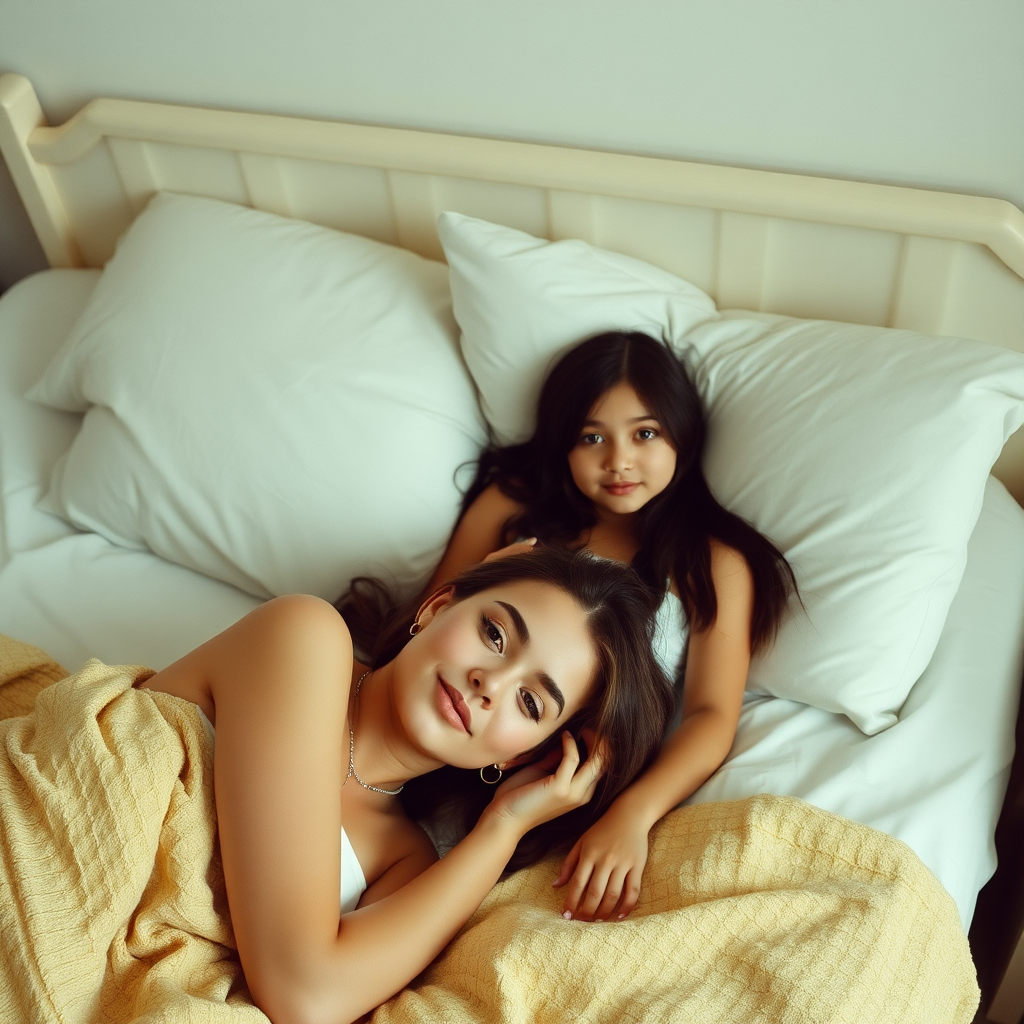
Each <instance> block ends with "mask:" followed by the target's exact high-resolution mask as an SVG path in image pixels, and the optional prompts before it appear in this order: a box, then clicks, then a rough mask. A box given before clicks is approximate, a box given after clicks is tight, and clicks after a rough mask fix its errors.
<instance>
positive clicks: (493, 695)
mask: <svg viewBox="0 0 1024 1024" xmlns="http://www.w3.org/2000/svg"><path fill="white" fill-rule="evenodd" d="M418 621H419V623H420V625H421V626H422V629H421V631H420V632H419V633H418V634H417V635H416V636H414V637H413V638H412V640H410V641H409V643H408V644H406V646H405V647H404V648H403V649H402V651H401V652H400V653H399V655H398V657H397V658H396V660H395V668H396V674H395V675H396V680H397V682H396V686H395V689H394V693H395V704H396V712H397V715H398V718H399V720H400V721H401V722H402V723H403V726H404V729H405V732H406V735H407V737H408V738H409V740H410V742H411V743H412V744H413V746H415V747H417V748H418V749H419V750H420V752H421V753H423V754H425V755H427V756H428V757H430V758H433V759H434V760H437V761H439V762H441V763H444V764H452V765H456V766H458V767H460V768H482V767H483V766H484V765H489V764H498V765H503V766H505V765H508V764H509V763H510V762H511V761H513V760H514V759H515V758H516V757H517V756H518V755H520V754H523V753H525V752H527V751H529V750H531V749H532V748H533V747H535V746H537V745H538V744H539V743H541V742H543V741H544V740H545V739H547V738H548V737H549V736H550V735H551V734H552V733H554V732H555V731H556V730H559V729H560V728H561V727H563V726H564V725H565V723H566V722H567V721H568V720H569V719H570V718H572V716H573V715H574V714H575V713H576V712H577V711H578V710H579V709H580V707H582V705H583V704H584V702H585V700H586V698H587V695H588V693H589V691H590V688H591V681H592V680H593V678H594V675H595V673H596V669H597V656H596V654H595V651H594V644H593V641H592V640H591V638H590V634H589V632H588V630H587V626H586V619H585V617H584V613H583V611H582V610H581V609H580V607H579V606H578V605H577V604H576V602H575V601H574V600H573V599H572V598H571V597H569V596H568V595H567V594H565V593H564V592H563V591H561V590H559V589H558V588H556V587H553V586H550V585H548V584H544V583H539V582H535V581H532V580H529V581H527V580H524V581H520V582H517V583H513V584H509V585H508V586H504V587H501V588H496V589H494V590H487V591H484V592H482V593H480V594H475V595H472V596H471V597H468V598H465V599H464V600H462V601H457V602H456V601H453V600H452V599H451V594H450V592H441V593H440V594H438V595H435V596H434V597H433V598H431V599H430V600H429V601H428V602H427V604H426V605H425V606H424V607H423V608H422V609H421V611H420V615H419V618H418Z"/></svg>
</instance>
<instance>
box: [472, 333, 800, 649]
mask: <svg viewBox="0 0 1024 1024" xmlns="http://www.w3.org/2000/svg"><path fill="white" fill-rule="evenodd" d="M623 382H625V383H627V384H629V385H631V386H632V387H633V389H634V390H635V391H636V393H637V395H638V396H639V398H640V400H641V402H643V403H644V405H645V406H646V407H647V409H648V411H649V412H650V413H651V415H652V416H654V417H655V419H657V420H658V422H659V423H660V424H661V427H662V429H663V430H664V431H665V434H666V436H667V440H668V441H669V443H670V444H671V445H672V447H673V448H674V449H675V450H676V458H677V461H676V470H675V474H674V476H673V477H672V480H671V482H670V483H669V485H668V486H667V487H666V488H665V490H664V491H662V492H661V493H660V494H658V495H657V496H656V497H654V498H652V499H651V500H650V501H649V502H647V504H646V505H644V507H643V508H642V509H641V510H640V511H639V513H638V514H637V518H636V529H637V539H638V540H639V543H640V547H639V550H638V551H637V553H636V555H635V556H634V558H633V568H634V569H636V571H637V572H638V573H639V574H640V577H641V579H643V581H644V582H645V583H646V584H647V585H648V586H649V587H650V588H651V589H652V590H653V591H654V592H655V593H657V594H658V596H659V600H660V598H661V596H662V595H663V594H664V592H665V588H666V582H667V580H668V579H669V578H670V577H671V578H673V579H674V580H675V582H676V586H677V587H678V588H679V593H680V596H681V598H682V600H683V604H684V607H685V608H686V611H687V615H688V616H689V619H690V624H691V626H692V627H693V628H694V629H695V630H697V631H700V630H704V629H707V628H708V627H709V626H711V625H712V624H713V623H714V621H715V618H716V616H717V613H718V602H717V600H716V598H715V587H714V582H713V580H712V576H711V545H710V540H711V538H712V537H715V538H717V539H718V540H720V541H721V542H722V543H724V544H726V545H728V546H729V547H731V548H735V549H736V550H737V551H739V552H740V554H742V555H743V557H744V558H745V559H746V561H747V565H748V566H749V567H750V572H751V574H752V576H753V580H754V611H753V615H752V618H751V623H750V640H751V649H752V651H753V652H755V653H756V652H760V651H763V650H765V649H766V648H767V647H769V646H770V644H771V642H772V640H773V639H774V637H775V635H776V633H777V632H778V628H779V624H780V622H781V620H782V616H783V613H784V611H785V609H786V604H787V601H788V598H789V595H790V593H791V592H792V593H796V594H797V595H799V592H798V590H797V584H796V577H795V576H794V575H793V570H792V569H791V568H790V565H789V563H788V562H787V561H786V559H785V557H784V556H783V554H782V552H780V551H779V550H778V548H776V547H775V545H773V544H772V543H771V541H769V540H768V539H767V538H765V537H763V536H762V535H761V534H760V533H758V532H757V530H755V529H754V528H753V527H752V526H751V525H750V524H749V523H747V522H745V521H744V520H743V519H741V518H740V517H739V516H737V515H734V514H733V513H732V512H729V511H727V510H726V509H724V508H723V507H722V506H721V505H719V503H718V502H717V501H716V500H715V498H714V496H713V495H712V494H711V491H710V489H709V488H708V485H707V482H706V481H705V479H704V472H703V470H702V468H701V463H700V457H701V452H702V451H703V448H704V439H705V433H706V428H705V422H704V411H703V408H702V406H701V402H700V397H699V396H698V394H697V390H696V388H694V386H693V384H692V383H691V381H690V378H689V377H688V376H687V374H686V370H685V369H684V367H683V365H682V363H681V362H680V361H679V360H678V359H677V358H676V357H675V356H674V355H673V354H672V352H671V351H670V350H669V348H668V347H667V346H666V345H665V344H663V343H662V342H660V341H655V339H654V338H651V337H649V336H648V335H646V334H640V333H630V332H623V331H615V332H611V333H608V334H600V335H598V336H597V337H594V338H591V339H589V340H588V341H584V342H582V343H581V344H579V345H577V346H576V347H575V348H573V349H571V350H570V351H569V352H568V353H566V355H564V356H563V357H562V358H561V359H560V360H559V361H558V363H556V364H555V367H554V369H552V370H551V372H550V374H549V375H548V378H547V380H546V381H545V382H544V387H543V388H542V390H541V393H540V399H539V401H538V405H537V427H536V430H535V431H534V434H533V437H532V438H530V440H529V441H527V442H526V443H525V444H520V445H515V446H513V447H509V448H492V449H488V450H487V451H485V452H484V454H483V455H482V456H481V459H480V465H479V469H478V472H477V477H476V480H475V481H474V483H473V485H472V487H471V488H470V490H469V492H468V493H467V494H466V498H465V501H464V504H463V509H466V508H468V507H469V506H470V505H471V504H472V502H473V501H474V499H475V498H476V497H477V496H478V495H479V494H480V493H481V492H482V491H483V490H484V489H485V488H486V487H488V486H489V485H490V484H492V483H496V484H497V485H498V487H499V488H500V489H501V490H502V492H503V493H505V494H506V495H507V496H508V497H510V498H512V499H513V500H514V501H516V502H518V503H519V505H521V506H522V511H521V512H520V513H517V514H516V515H513V516H512V517H511V518H510V519H509V520H508V521H507V522H506V523H505V526H504V541H505V543H511V541H513V540H514V539H515V538H516V537H522V536H530V537H537V538H538V539H539V540H540V541H542V542H548V543H556V544H574V543H576V542H577V540H578V538H579V536H580V534H581V533H583V532H584V531H585V530H587V529H588V528H590V527H592V526H593V525H594V524H595V523H596V521H597V516H596V514H595V512H594V507H593V504H592V502H591V501H590V500H589V499H588V498H586V497H585V496H584V495H583V494H582V493H581V492H580V490H579V489H578V488H577V487H576V484H575V483H574V482H573V479H572V474H571V472H570V470H569V459H568V455H569V452H570V451H571V450H572V449H573V448H574V447H575V446H576V444H577V443H578V442H579V439H580V432H581V430H582V428H583V424H584V422H585V421H586V418H587V415H588V413H589V412H590V410H591V409H592V408H593V407H594V405H595V403H596V402H597V401H598V400H599V399H600V398H601V396H602V395H603V394H605V392H607V391H608V390H609V389H610V388H612V387H614V386H615V385H616V384H620V383H623Z"/></svg>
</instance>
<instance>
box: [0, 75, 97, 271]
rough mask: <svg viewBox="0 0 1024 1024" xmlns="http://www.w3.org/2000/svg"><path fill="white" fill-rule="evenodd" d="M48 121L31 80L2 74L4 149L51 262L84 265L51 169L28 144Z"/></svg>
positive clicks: (0, 136) (0, 137)
mask: <svg viewBox="0 0 1024 1024" xmlns="http://www.w3.org/2000/svg"><path fill="white" fill-rule="evenodd" d="M45 124H46V118H45V116H44V115H43V110H42V107H41V106H40V105H39V99H38V98H37V97H36V93H35V90H34V89H33V88H32V85H31V83H30V82H29V80H28V79H27V78H25V77H24V76H22V75H3V76H2V77H0V152H2V153H3V156H4V160H5V161H6V162H7V166H8V168H9V169H10V172H11V177H12V178H13V179H14V183H15V185H16V186H17V188H18V192H19V193H20V195H21V198H22V201H23V202H24V204H25V208H26V209H27V210H28V216H29V219H30V220H31V222H32V227H33V228H35V232H36V235H37V236H38V237H39V241H40V242H41V243H42V246H43V252H45V253H46V258H47V259H48V260H49V261H50V266H51V267H80V266H82V256H81V253H80V252H79V250H78V246H77V244H76V243H75V240H74V236H73V235H72V233H71V228H70V226H69V224H68V218H67V214H66V212H65V210H64V204H63V203H62V202H61V199H60V196H59V194H58V192H57V189H56V188H55V186H54V183H53V178H52V177H51V175H50V171H49V169H48V168H47V167H45V166H43V165H41V164H39V163H37V162H36V161H35V159H34V158H33V156H32V153H31V151H30V150H29V146H28V140H29V137H30V136H31V134H32V132H33V131H35V129H36V128H39V127H42V126H45Z"/></svg>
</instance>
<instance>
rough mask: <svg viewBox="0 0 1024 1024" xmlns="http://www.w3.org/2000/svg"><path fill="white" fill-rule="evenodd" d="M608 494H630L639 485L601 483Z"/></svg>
mask: <svg viewBox="0 0 1024 1024" xmlns="http://www.w3.org/2000/svg"><path fill="white" fill-rule="evenodd" d="M602 486H603V487H604V489H605V490H606V491H607V492H608V493H609V494H615V495H621V494H632V493H633V492H634V491H635V490H636V489H637V488H638V487H639V486H640V484H639V483H621V484H603V485H602Z"/></svg>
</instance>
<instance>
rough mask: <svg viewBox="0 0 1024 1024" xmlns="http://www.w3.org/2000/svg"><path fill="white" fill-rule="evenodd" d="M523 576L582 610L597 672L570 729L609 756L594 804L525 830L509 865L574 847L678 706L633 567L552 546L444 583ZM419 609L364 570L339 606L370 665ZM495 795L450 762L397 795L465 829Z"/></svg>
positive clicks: (394, 650)
mask: <svg viewBox="0 0 1024 1024" xmlns="http://www.w3.org/2000/svg"><path fill="white" fill-rule="evenodd" d="M527 580H530V581H535V582H539V583H544V584H546V585H549V586H553V587H557V588H558V589H559V590H561V591H563V592H564V593H565V594H567V595H568V596H569V597H571V598H572V599H573V600H574V601H575V602H576V604H577V605H578V606H579V608H580V609H581V611H582V612H583V613H584V615H585V617H586V624H587V630H588V632H589V634H590V638H591V641H592V642H593V645H594V650H595V653H596V655H597V670H596V674H595V678H594V680H593V684H592V686H591V690H590V695H589V698H588V700H587V702H586V704H585V705H584V706H583V707H582V708H580V709H579V711H577V712H576V713H575V714H574V715H573V716H572V717H571V718H570V719H569V720H568V721H567V722H566V723H565V726H564V728H566V729H568V730H569V731H570V732H572V733H573V735H575V736H578V735H579V734H580V732H581V731H582V730H584V729H589V730H593V732H594V734H595V736H596V739H597V741H598V742H600V741H601V740H604V741H606V749H607V753H606V757H605V762H604V772H603V774H602V776H601V779H600V781H599V783H598V786H597V789H596V791H595V793H594V796H593V798H592V799H591V801H590V803H588V804H586V805H585V806H583V807H579V808H576V809H575V810H573V811H570V812H568V813H567V814H564V815H562V816H561V817H558V818H554V819H553V820H551V821H548V822H545V823H544V824H542V825H538V826H537V827H536V828H534V829H532V830H531V831H530V832H528V833H527V834H526V835H525V836H524V837H523V839H522V840H521V841H520V843H519V845H518V847H517V848H516V851H515V854H514V855H513V857H512V859H511V860H510V861H509V865H508V866H509V869H510V870H516V869H518V868H520V867H525V866H526V865H528V864H532V863H533V862H534V861H536V860H538V859H539V858H540V857H542V856H543V855H544V854H546V853H547V852H548V851H550V850H551V849H554V848H559V847H568V846H570V845H572V843H574V842H575V841H576V840H577V839H578V838H579V837H580V836H581V835H582V834H583V833H584V832H585V831H586V830H587V829H588V828H589V827H590V826H591V825H592V824H593V823H594V822H595V821H596V820H597V819H598V818H599V817H600V816H601V815H602V814H603V813H604V812H605V810H607V808H608V805H609V804H610V803H611V802H612V800H614V799H615V797H616V796H618V795H619V793H621V792H622V791H623V790H624V789H625V788H626V787H627V786H628V785H629V784H630V783H631V782H632V781H633V780H634V779H636V778H637V776H638V775H640V773H641V772H643V771H644V769H645V768H647V766H648V765H649V764H650V763H651V761H653V759H654V758H655V756H656V755H657V753H658V750H659V749H660V746H661V742H662V739H663V737H664V734H665V729H666V726H667V724H668V721H669V718H670V716H671V713H672V709H673V705H674V697H673V691H672V688H671V685H670V683H669V681H668V679H667V678H666V677H665V674H664V672H662V670H661V668H660V666H659V665H658V662H657V661H656V660H655V658H654V655H653V653H652V651H651V643H652V640H653V637H654V612H655V604H654V602H653V600H652V597H651V592H650V589H649V588H648V587H646V586H645V585H644V584H643V583H642V582H641V581H640V579H639V577H638V576H637V575H636V573H635V572H634V571H633V570H632V569H631V568H630V567H629V566H627V565H625V564H623V563H621V562H613V561H610V560H608V559H603V558H596V557H595V556H593V555H591V554H589V552H585V551H577V552H572V551H568V550H566V549H564V548H560V547H550V548H544V549H543V550H539V551H536V552H532V553H529V554H524V555H514V556H510V557H508V558H501V559H497V560H494V561H490V562H481V563H480V564H479V565H476V566H474V567H473V568H471V569H468V570H467V571H466V572H464V573H462V574H461V575H460V576H458V577H457V578H456V579H455V580H453V581H452V582H451V583H450V584H448V586H450V587H452V588H453V595H452V596H453V600H455V601H461V600H464V599H465V598H467V597H470V596H471V595H473V594H478V593H480V592H481V591H484V590H491V589H494V588H496V587H502V586H508V585H509V584H511V583H517V582H521V581H527ZM417 606H418V605H406V606H405V607H404V608H396V607H395V606H394V605H393V604H392V603H391V601H390V599H389V596H388V593H387V591H386V590H385V588H384V587H383V586H382V584H381V583H380V582H379V581H377V580H373V579H370V578H367V577H360V578H358V579H356V580H353V582H352V585H351V587H350V588H349V589H348V590H347V591H346V592H345V594H343V595H342V596H341V597H340V598H339V599H338V601H337V602H336V603H335V607H337V608H338V610H339V611H340V612H341V614H342V615H343V616H344V618H345V621H346V622H347V623H348V626H349V629H350V631H351V632H352V636H353V640H354V641H355V643H356V646H357V647H358V648H359V649H360V650H362V651H365V652H367V655H368V661H369V664H370V665H371V667H378V666H380V665H383V664H386V663H387V662H389V661H391V660H392V659H393V658H394V657H395V656H396V655H397V654H398V652H399V651H400V650H401V649H402V647H403V646H404V644H405V643H407V642H408V640H409V626H410V625H411V623H412V621H413V619H414V617H415V613H416V607H417ZM560 734H561V730H558V732H557V733H556V734H554V735H553V736H551V737H549V738H548V739H547V740H546V741H545V742H544V743H542V744H540V745H539V746H538V747H537V748H535V750H534V751H532V752H531V758H530V760H531V761H537V760H540V759H541V758H543V757H544V756H546V755H547V753H548V752H549V751H550V750H552V749H553V748H554V747H557V746H560V744H561V739H560ZM493 795H494V789H493V787H491V786H488V785H486V784H485V783H483V782H482V780H481V779H480V775H479V772H478V771H475V770H467V769H464V768H456V767H454V766H452V765H448V766H446V767H443V768H439V769H438V770H436V771H433V772H430V773H429V774H427V775H423V776H420V777H419V778H416V779H411V780H410V781H409V782H407V783H406V784H405V789H404V790H403V791H402V795H401V797H400V800H401V802H402V805H403V807H404V808H405V811H406V813H407V814H408V815H409V816H410V817H411V818H413V819H414V820H416V821H424V822H428V823H433V824H435V826H436V825H438V824H440V827H441V829H442V830H444V829H446V828H447V829H449V830H450V829H452V828H454V830H456V831H458V832H461V831H465V830H468V829H470V828H472V826H473V824H475V822H476V820H477V819H478V818H479V817H480V814H481V813H482V811H483V809H484V807H485V806H486V805H487V804H488V803H489V802H490V800H491V797H492V796H493Z"/></svg>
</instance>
